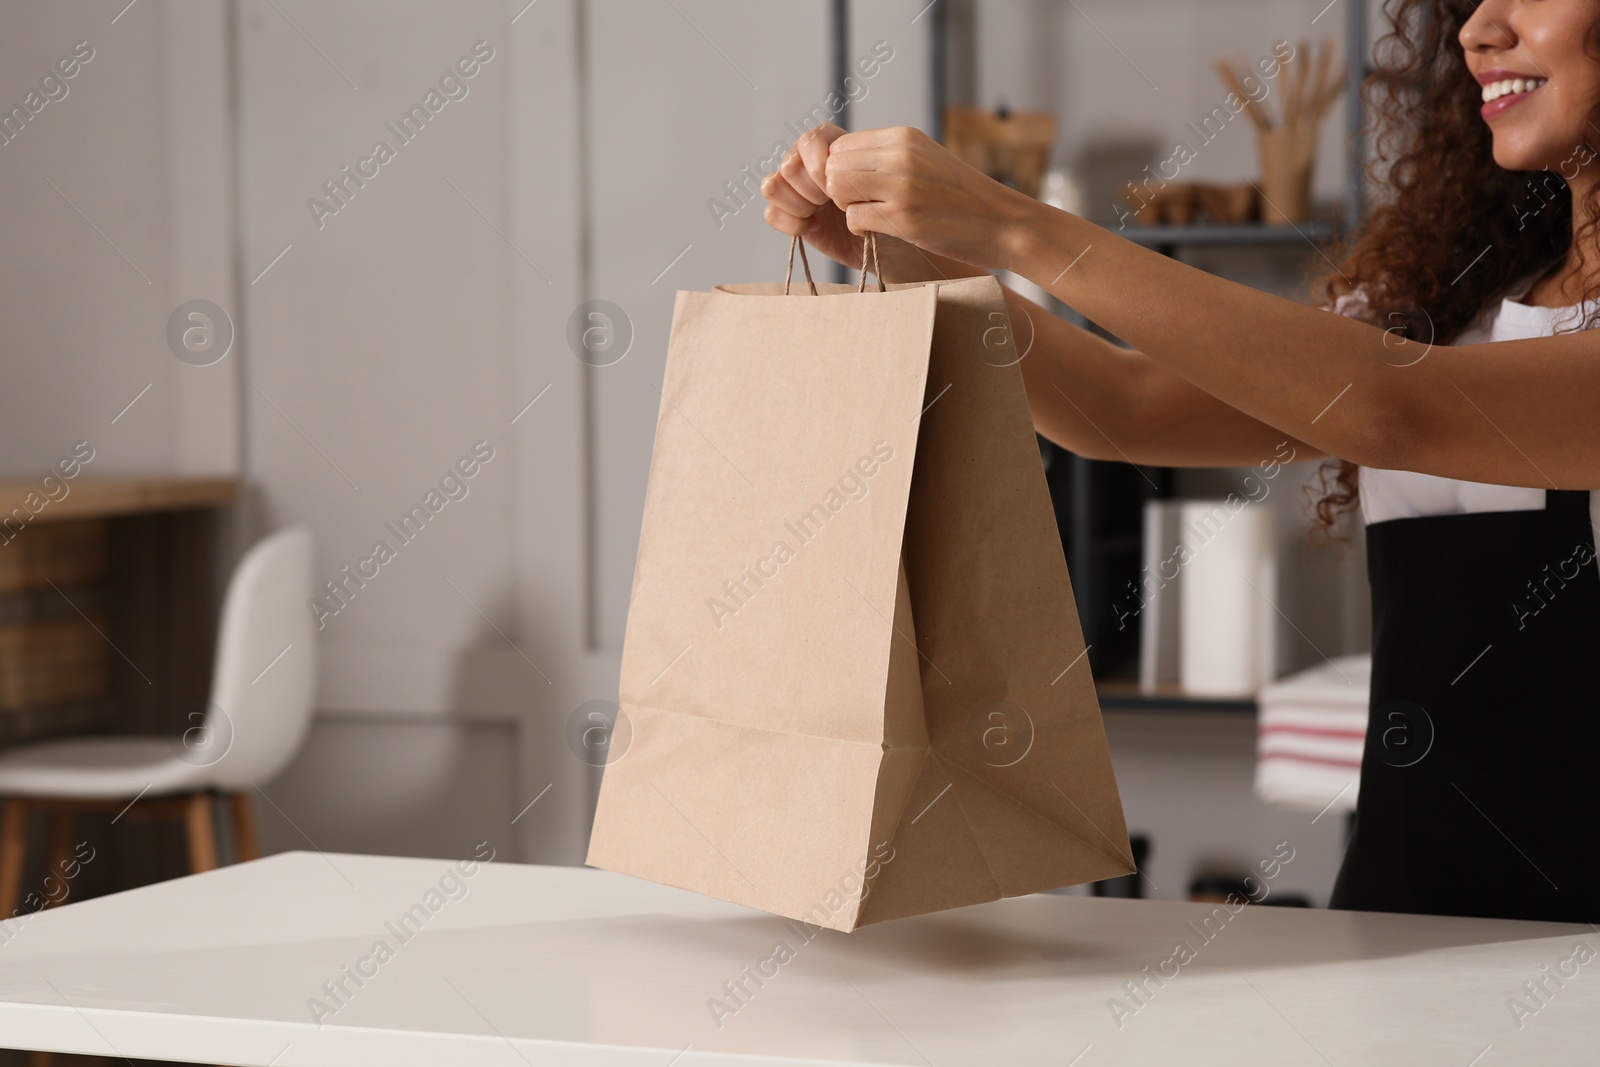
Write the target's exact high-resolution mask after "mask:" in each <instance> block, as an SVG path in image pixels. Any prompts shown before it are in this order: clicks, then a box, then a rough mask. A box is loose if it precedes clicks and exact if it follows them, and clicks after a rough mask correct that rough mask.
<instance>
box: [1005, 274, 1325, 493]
mask: <svg viewBox="0 0 1600 1067" xmlns="http://www.w3.org/2000/svg"><path fill="white" fill-rule="evenodd" d="M1005 296H1006V305H1007V308H1008V310H1009V311H1010V316H1011V330H1012V334H1013V336H1014V338H1015V343H1016V346H1017V350H1018V352H1019V353H1026V356H1025V357H1024V358H1023V359H1022V362H1021V368H1022V380H1023V383H1024V385H1025V386H1026V387H1027V391H1028V406H1029V407H1030V408H1031V409H1032V411H1033V423H1034V428H1035V429H1036V430H1038V431H1039V433H1041V434H1043V435H1044V436H1045V437H1047V438H1049V439H1050V440H1052V441H1054V442H1055V443H1056V444H1058V445H1060V446H1061V447H1063V448H1065V449H1067V450H1068V451H1070V452H1075V453H1077V454H1078V455H1080V456H1084V457H1087V458H1089V459H1112V460H1116V459H1120V460H1123V461H1124V462H1128V463H1145V464H1150V465H1152V466H1163V467H1233V466H1248V465H1250V464H1253V463H1260V462H1263V461H1265V460H1269V459H1271V458H1273V457H1277V458H1278V459H1279V461H1284V460H1283V457H1284V455H1285V451H1284V448H1283V447H1282V446H1285V445H1287V446H1288V450H1289V454H1292V455H1294V456H1295V459H1296V460H1307V459H1316V458H1318V457H1320V456H1322V455H1323V454H1324V453H1322V452H1321V451H1320V450H1318V449H1316V448H1314V447H1312V446H1310V445H1307V444H1306V443H1305V442H1303V441H1300V440H1298V439H1296V438H1295V437H1293V436H1292V435H1288V434H1285V433H1283V432H1281V431H1280V430H1278V429H1277V428H1276V427H1273V426H1269V425H1267V424H1266V423H1263V422H1261V421H1260V420H1258V419H1254V418H1251V417H1250V416H1248V415H1246V414H1244V413H1243V412H1241V411H1239V410H1237V409H1235V408H1233V407H1230V406H1229V405H1227V404H1225V403H1223V402H1222V401H1220V400H1218V399H1217V398H1216V397H1214V396H1211V395H1210V394H1209V393H1207V392H1205V390H1203V389H1200V388H1199V387H1197V386H1195V385H1194V384H1193V383H1192V382H1189V381H1187V380H1185V379H1184V378H1182V377H1180V376H1179V375H1177V374H1176V373H1174V372H1172V371H1170V370H1168V369H1167V368H1165V367H1163V366H1161V365H1160V364H1158V363H1156V362H1155V361H1154V360H1152V359H1150V357H1148V356H1146V355H1145V354H1143V353H1142V352H1138V351H1135V350H1133V349H1130V348H1124V347H1122V346H1120V345H1116V344H1113V343H1112V342H1111V341H1108V340H1106V339H1105V338H1104V337H1101V336H1099V335H1098V334H1095V333H1092V332H1090V331H1089V330H1086V329H1084V328H1083V327H1081V326H1077V325H1075V324H1074V323H1070V322H1067V321H1066V320H1064V319H1062V318H1061V317H1059V316H1057V315H1054V314H1051V313H1050V312H1049V311H1047V310H1045V309H1044V308H1042V307H1040V306H1039V305H1038V304H1035V303H1034V302H1033V301H1031V300H1029V299H1027V298H1026V297H1024V296H1021V295H1020V294H1018V293H1016V292H1014V291H1012V290H1011V289H1006V290H1005Z"/></svg>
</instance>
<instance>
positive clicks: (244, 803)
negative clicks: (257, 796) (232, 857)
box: [228, 793, 261, 863]
mask: <svg viewBox="0 0 1600 1067" xmlns="http://www.w3.org/2000/svg"><path fill="white" fill-rule="evenodd" d="M228 810H229V812H230V813H231V814H232V816H233V840H234V844H235V846H236V847H237V849H238V851H239V861H240V862H241V863H242V862H244V861H245V860H254V859H260V858H261V842H260V840H259V839H258V838H257V837H256V820H255V815H254V814H253V813H252V811H251V809H250V798H249V797H248V796H246V795H245V794H243V793H230V794H228Z"/></svg>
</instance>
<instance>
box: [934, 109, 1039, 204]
mask: <svg viewBox="0 0 1600 1067" xmlns="http://www.w3.org/2000/svg"><path fill="white" fill-rule="evenodd" d="M1055 139H1056V117H1055V116H1054V115H1052V114H1050V113H1049V112H1047V111H1008V110H1004V109H1002V110H998V111H991V110H990V109H988V108H982V107H947V108H945V109H944V144H945V147H946V148H948V149H950V151H951V152H953V153H955V155H956V156H957V157H958V158H960V159H961V160H963V161H965V162H967V163H970V164H971V165H972V166H974V167H976V168H978V169H979V170H981V171H983V172H984V173H985V174H987V175H988V176H989V177H991V178H993V179H995V180H996V181H1000V182H1005V183H1006V184H1008V185H1010V186H1012V187H1013V188H1015V189H1017V190H1019V191H1021V192H1024V193H1027V194H1028V195H1029V196H1033V197H1037V196H1038V195H1039V187H1040V185H1041V184H1042V183H1043V181H1044V172H1045V171H1046V170H1048V169H1049V167H1050V150H1051V148H1052V147H1053V146H1054V144H1055Z"/></svg>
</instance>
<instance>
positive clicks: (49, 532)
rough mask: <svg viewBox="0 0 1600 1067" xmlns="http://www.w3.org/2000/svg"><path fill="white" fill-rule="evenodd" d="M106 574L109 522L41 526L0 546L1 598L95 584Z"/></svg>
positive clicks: (61, 523)
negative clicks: (13, 594)
mask: <svg viewBox="0 0 1600 1067" xmlns="http://www.w3.org/2000/svg"><path fill="white" fill-rule="evenodd" d="M105 574H106V522H105V520H104V519H78V520H75V521H72V522H57V523H42V524H38V525H36V526H33V527H32V528H31V529H28V530H26V531H25V532H24V534H23V535H22V536H19V537H16V538H14V539H13V540H12V541H10V542H9V543H7V544H5V545H4V546H0V596H5V595H9V594H12V593H30V592H34V591H36V590H41V589H49V588H50V586H51V585H52V584H54V585H55V586H56V587H57V588H60V589H70V588H72V587H74V586H83V585H93V584H95V583H97V582H99V581H100V580H101V579H102V578H104V577H105Z"/></svg>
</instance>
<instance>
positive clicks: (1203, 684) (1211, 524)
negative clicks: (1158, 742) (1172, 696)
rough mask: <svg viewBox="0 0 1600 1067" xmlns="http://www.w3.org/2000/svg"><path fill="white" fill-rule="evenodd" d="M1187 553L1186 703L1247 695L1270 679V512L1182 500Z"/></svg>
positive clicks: (1182, 605)
mask: <svg viewBox="0 0 1600 1067" xmlns="http://www.w3.org/2000/svg"><path fill="white" fill-rule="evenodd" d="M1181 516H1182V518H1181V526H1180V530H1179V532H1180V534H1181V535H1182V537H1183V544H1184V546H1185V547H1186V548H1187V549H1188V557H1187V560H1186V562H1185V563H1184V564H1183V578H1182V581H1183V595H1182V596H1180V597H1179V598H1178V611H1179V618H1180V619H1181V620H1182V625H1181V629H1182V634H1181V636H1180V639H1179V641H1178V654H1179V677H1180V679H1181V685H1182V688H1183V690H1184V692H1186V693H1189V694H1192V695H1194V696H1217V697H1232V696H1254V695H1255V693H1256V691H1257V690H1259V689H1260V688H1261V687H1262V686H1263V685H1265V684H1267V683H1268V682H1270V681H1271V680H1272V678H1273V674H1274V668H1275V666H1276V664H1275V663H1274V662H1273V658H1274V657H1273V655H1272V649H1273V647H1274V644H1275V642H1274V640H1273V638H1274V636H1275V635H1276V632H1277V630H1276V623H1275V619H1276V616H1277V611H1276V609H1275V608H1274V607H1273V606H1272V605H1273V604H1274V603H1276V601H1277V566H1276V561H1275V559H1274V551H1273V550H1274V540H1273V523H1272V512H1271V510H1270V509H1268V508H1265V507H1262V506H1260V505H1259V504H1251V503H1249V502H1248V501H1246V500H1244V499H1243V498H1241V497H1233V498H1231V499H1230V500H1228V501H1223V500H1190V501H1185V502H1184V504H1183V507H1182V511H1181Z"/></svg>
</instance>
